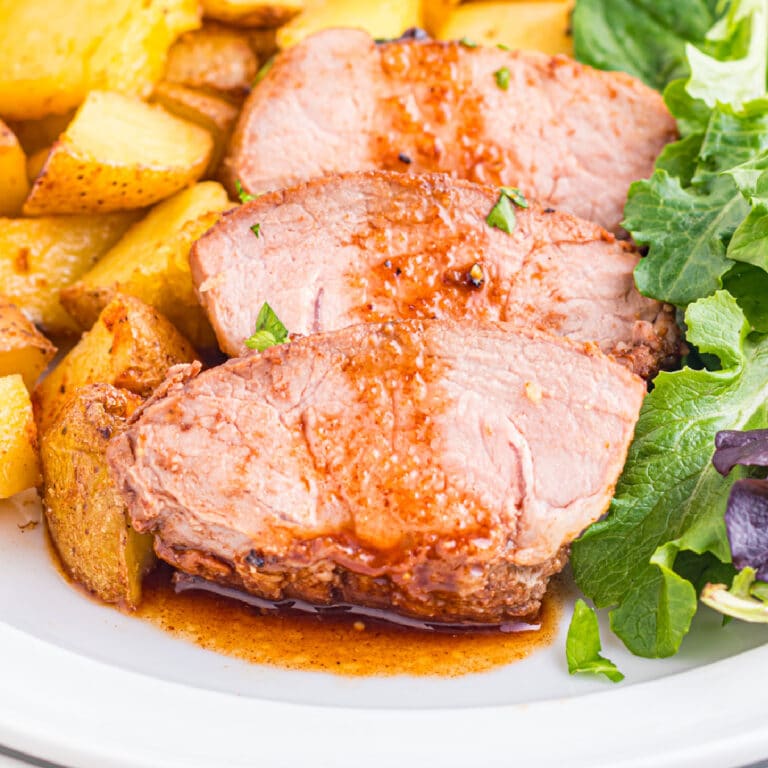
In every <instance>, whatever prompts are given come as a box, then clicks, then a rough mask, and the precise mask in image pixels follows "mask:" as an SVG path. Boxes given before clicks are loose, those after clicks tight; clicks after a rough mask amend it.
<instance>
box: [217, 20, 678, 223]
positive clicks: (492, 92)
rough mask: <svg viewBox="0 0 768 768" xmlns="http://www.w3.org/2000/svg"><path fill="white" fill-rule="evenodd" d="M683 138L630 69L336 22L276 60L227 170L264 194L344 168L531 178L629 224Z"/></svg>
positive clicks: (240, 128) (549, 194)
mask: <svg viewBox="0 0 768 768" xmlns="http://www.w3.org/2000/svg"><path fill="white" fill-rule="evenodd" d="M497 73H501V74H497ZM505 73H506V74H505ZM505 79H506V81H507V85H506V86H505V87H502V86H500V85H499V84H498V82H499V80H500V81H501V82H502V83H503V81H504V80H505ZM675 137H676V128H675V122H674V120H673V118H672V116H671V115H670V113H669V111H668V110H667V108H666V106H665V105H664V101H663V99H662V98H661V96H660V95H659V94H658V93H656V92H655V91H653V90H651V89H650V88H648V87H647V86H645V85H643V84H642V83H641V82H640V81H639V80H636V79H635V78H633V77H630V76H629V75H625V74H622V73H617V72H600V71H598V70H595V69H592V68H590V67H587V66H585V65H582V64H579V63H577V62H575V61H573V60H571V59H569V58H567V57H564V56H555V57H551V56H547V55H544V54H540V53H533V52H522V51H504V50H501V49H498V48H482V47H476V48H469V47H467V46H465V45H462V44H460V43H445V42H436V41H433V40H426V41H424V40H400V41H395V42H391V43H385V44H378V45H377V44H376V43H374V41H373V40H372V39H371V38H370V37H369V36H368V34H366V33H365V32H362V31H360V30H352V29H335V30H327V31H324V32H321V33H319V34H317V35H314V36H313V37H310V38H308V39H306V40H305V41H303V42H302V43H300V44H299V45H297V46H295V47H293V48H291V49H289V50H287V51H284V52H283V53H281V54H280V55H279V56H278V57H277V59H276V60H275V63H274V66H273V67H272V68H271V70H270V71H269V73H268V74H267V76H266V77H265V78H264V80H263V81H262V82H261V83H259V85H258V86H257V87H256V88H254V90H253V92H252V93H251V95H250V96H249V98H248V100H247V101H246V104H245V107H244V109H243V112H242V114H241V117H240V120H239V122H238V124H237V127H236V130H235V132H234V134H233V139H232V142H231V145H230V149H229V155H228V157H227V159H226V165H225V167H226V169H227V173H228V176H229V179H230V181H231V183H232V184H234V181H235V180H236V179H239V180H240V181H241V183H242V184H243V185H244V187H245V188H246V189H247V190H249V191H251V192H254V193H257V192H265V191H268V190H274V189H281V188H283V187H287V186H291V185H293V184H296V183H297V182H299V181H304V180H307V179H310V178H314V177H316V176H320V175H323V174H328V173H336V172H340V171H353V170H373V169H386V170H396V171H409V172H414V171H415V172H422V171H442V172H447V173H450V174H452V175H453V176H456V177H458V178H465V179H469V180H471V181H478V182H482V183H485V184H490V185H492V186H498V185H512V186H517V187H520V188H521V189H522V190H523V191H524V192H525V193H526V194H527V195H529V196H531V197H534V198H537V199H538V200H540V201H541V202H542V203H543V204H545V205H551V206H554V207H556V208H562V209H563V210H565V211H568V212H570V213H574V214H576V215H578V216H581V217H582V218H586V219H590V220H593V221H597V222H599V223H600V224H602V225H603V226H604V227H606V228H607V229H610V230H612V231H618V230H619V225H620V222H621V219H622V211H623V209H624V203H625V202H626V197H627V191H628V189H629V185H630V184H631V183H632V182H633V181H635V180H636V179H640V178H645V177H647V176H649V175H650V174H651V172H652V170H653V164H654V161H655V159H656V157H657V155H658V154H659V152H660V151H661V149H662V148H663V147H664V145H665V144H666V143H667V142H669V141H671V140H673V139H674V138H675Z"/></svg>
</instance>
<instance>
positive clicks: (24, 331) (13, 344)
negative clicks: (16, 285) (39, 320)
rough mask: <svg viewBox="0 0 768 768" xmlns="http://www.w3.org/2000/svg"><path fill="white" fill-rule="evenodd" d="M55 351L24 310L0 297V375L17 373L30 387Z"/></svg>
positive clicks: (29, 387)
mask: <svg viewBox="0 0 768 768" xmlns="http://www.w3.org/2000/svg"><path fill="white" fill-rule="evenodd" d="M55 354H56V347H54V346H53V344H51V342H50V341H48V339H46V338H45V336H43V334H42V333H40V331H38V330H37V328H35V326H34V324H33V323H31V322H30V321H29V320H28V319H27V317H26V316H25V315H24V313H23V312H22V311H21V310H20V309H19V308H18V307H17V306H16V305H15V304H13V303H12V302H10V301H9V300H8V299H7V298H6V297H5V296H0V376H10V375H11V374H14V373H18V374H20V375H21V377H22V378H23V379H24V384H26V386H27V389H30V390H31V389H32V387H34V386H35V382H36V381H37V380H38V379H39V378H40V374H41V373H42V372H43V371H44V370H45V369H46V368H47V367H48V363H50V362H51V360H52V359H53V356H54V355H55Z"/></svg>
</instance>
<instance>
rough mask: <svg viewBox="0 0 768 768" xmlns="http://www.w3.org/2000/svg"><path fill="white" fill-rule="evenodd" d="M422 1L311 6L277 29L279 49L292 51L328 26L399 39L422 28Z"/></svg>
mask: <svg viewBox="0 0 768 768" xmlns="http://www.w3.org/2000/svg"><path fill="white" fill-rule="evenodd" d="M421 23H422V17H421V0H385V1H383V2H379V3H361V2H359V0H335V1H334V2H332V3H318V4H317V5H311V6H309V7H308V8H307V9H306V10H305V11H304V12H303V13H300V14H299V15H298V16H296V18H294V19H292V20H291V21H289V22H288V23H287V24H286V25H285V26H283V27H280V29H278V30H277V45H278V47H279V48H281V49H282V48H290V47H291V46H292V45H296V43H298V42H300V41H301V40H303V39H304V38H305V37H307V36H309V35H311V34H313V33H315V32H319V31H320V30H321V29H325V28H326V27H359V28H360V29H365V30H366V31H368V32H369V33H370V34H371V35H372V36H373V37H375V38H393V37H399V36H400V35H401V34H402V33H403V32H404V31H405V30H406V29H408V28H410V27H420V26H421Z"/></svg>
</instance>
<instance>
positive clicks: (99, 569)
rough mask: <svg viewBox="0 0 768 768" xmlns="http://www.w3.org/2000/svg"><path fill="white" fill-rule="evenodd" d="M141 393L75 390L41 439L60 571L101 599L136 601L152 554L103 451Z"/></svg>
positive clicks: (149, 540) (95, 387) (45, 501)
mask: <svg viewBox="0 0 768 768" xmlns="http://www.w3.org/2000/svg"><path fill="white" fill-rule="evenodd" d="M141 402H142V398H141V397H139V396H138V395H134V394H132V393H130V392H127V391H126V390H122V389H117V388H115V387H112V386H110V385H108V384H92V385H90V386H88V387H84V388H83V389H80V390H78V391H77V392H76V393H75V394H74V396H73V397H71V398H70V399H69V400H68V401H67V404H66V406H65V407H64V408H63V409H62V410H61V411H60V413H59V415H58V416H57V417H56V419H55V420H54V422H53V423H52V425H51V428H50V429H49V430H47V431H46V432H45V434H44V435H43V436H42V439H41V458H42V464H43V478H44V479H43V509H44V510H45V517H46V522H47V524H48V530H49V531H50V534H51V538H52V540H53V543H54V545H55V546H56V549H57V551H58V553H59V557H60V558H61V562H62V565H63V566H64V569H65V571H66V572H67V573H68V574H69V575H70V576H71V577H72V578H73V579H75V581H77V582H79V583H80V584H82V585H83V586H84V587H86V588H87V589H88V590H90V591H91V592H93V593H94V594H95V595H96V596H97V597H98V598H100V599H101V600H103V601H104V602H107V603H122V604H124V605H126V606H127V607H129V608H135V607H136V606H137V605H138V604H139V601H140V599H141V578H142V576H143V574H144V573H145V572H146V571H147V570H148V569H149V567H151V565H152V563H153V561H154V557H153V552H152V537H151V536H148V535H142V534H139V533H137V532H136V531H134V530H133V528H132V527H131V525H130V523H129V522H128V518H127V516H126V508H125V504H124V502H123V499H122V496H121V495H120V494H119V493H118V492H117V489H116V488H115V486H114V484H113V483H112V480H111V477H110V474H109V469H108V466H107V463H106V458H105V452H106V449H107V445H109V441H110V439H111V438H112V437H113V436H115V435H117V434H119V433H120V432H121V431H122V430H123V429H124V428H125V425H126V420H127V418H128V417H129V416H130V415H131V414H132V413H133V411H134V410H135V409H136V408H137V407H138V406H139V405H140V404H141Z"/></svg>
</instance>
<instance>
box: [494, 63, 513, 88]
mask: <svg viewBox="0 0 768 768" xmlns="http://www.w3.org/2000/svg"><path fill="white" fill-rule="evenodd" d="M493 76H494V77H495V78H496V85H498V86H499V88H501V90H502V91H506V90H507V89H508V88H509V69H508V68H507V67H502V68H501V69H497V70H496V71H495V72H494V73H493Z"/></svg>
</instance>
